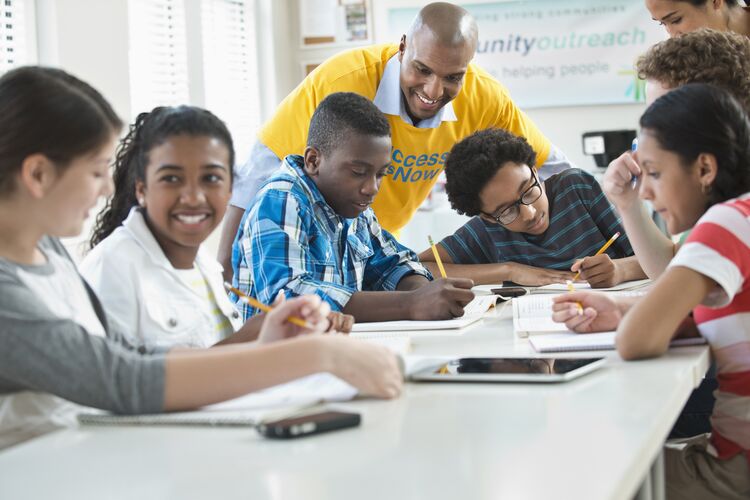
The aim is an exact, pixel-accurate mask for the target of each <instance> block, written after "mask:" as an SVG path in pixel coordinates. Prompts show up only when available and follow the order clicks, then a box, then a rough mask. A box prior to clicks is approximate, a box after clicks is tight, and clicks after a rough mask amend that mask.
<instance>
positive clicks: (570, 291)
mask: <svg viewBox="0 0 750 500" xmlns="http://www.w3.org/2000/svg"><path fill="white" fill-rule="evenodd" d="M565 284H566V285H568V293H572V292H575V291H576V289H575V288H574V287H573V282H572V281H570V280H568V281H566V282H565ZM576 306H577V307H578V315H579V316H580V315H581V314H583V304H581V303H580V302H576Z"/></svg>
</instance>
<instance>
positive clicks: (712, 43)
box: [636, 28, 750, 110]
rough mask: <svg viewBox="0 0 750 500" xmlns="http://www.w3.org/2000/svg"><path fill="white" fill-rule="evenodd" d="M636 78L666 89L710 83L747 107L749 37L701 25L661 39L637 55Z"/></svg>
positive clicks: (749, 95)
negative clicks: (697, 28)
mask: <svg viewBox="0 0 750 500" xmlns="http://www.w3.org/2000/svg"><path fill="white" fill-rule="evenodd" d="M636 71H637V72H638V77H639V78H641V79H643V80H656V81H658V82H659V83H661V84H662V85H664V86H666V87H669V88H676V87H679V86H680V85H685V84H686V83H710V84H711V85H716V86H719V87H721V88H724V89H726V90H728V91H729V92H731V93H732V95H734V96H735V97H736V98H737V99H738V100H739V101H740V102H741V103H742V105H743V106H744V107H745V109H746V110H750V40H749V39H748V38H747V37H746V36H745V35H740V34H738V33H732V32H731V31H716V30H712V29H708V28H702V29H699V30H696V31H692V32H690V33H685V34H683V35H680V36H677V37H674V38H668V39H666V40H663V41H661V42H659V43H657V44H656V45H654V46H653V47H651V48H650V49H648V51H647V52H646V53H645V54H644V55H642V56H641V57H640V58H638V63H637V64H636Z"/></svg>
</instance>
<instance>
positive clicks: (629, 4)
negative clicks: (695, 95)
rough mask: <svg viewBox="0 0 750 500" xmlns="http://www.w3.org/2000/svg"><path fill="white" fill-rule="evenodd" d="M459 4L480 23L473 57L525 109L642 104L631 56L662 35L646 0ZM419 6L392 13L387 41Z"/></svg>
mask: <svg viewBox="0 0 750 500" xmlns="http://www.w3.org/2000/svg"><path fill="white" fill-rule="evenodd" d="M592 4H595V5H592ZM461 5H462V6H463V7H464V8H465V9H466V10H468V11H469V12H470V13H471V14H472V15H473V16H474V17H475V18H476V20H477V24H478V25H479V43H478V45H477V54H476V57H475V59H474V61H475V62H476V63H478V64H479V65H480V66H481V67H482V68H484V69H485V70H486V71H488V72H489V73H490V74H492V75H493V76H494V77H495V78H497V79H498V80H499V81H500V82H501V83H502V84H503V85H505V86H506V87H508V89H509V90H510V92H511V95H512V96H513V100H514V101H515V102H516V104H518V105H519V106H520V107H522V108H538V107H549V106H578V105H594V104H623V103H634V102H642V101H643V100H644V96H643V84H642V82H640V81H638V78H637V76H636V74H635V71H634V69H633V68H634V65H635V61H636V60H637V59H638V56H640V55H641V54H642V53H644V52H645V51H646V50H647V49H648V48H649V47H650V46H651V45H653V44H655V43H657V42H659V41H661V40H663V39H664V38H666V33H665V32H664V29H663V28H662V27H661V26H659V25H658V23H656V22H654V21H653V20H652V19H651V15H650V14H649V12H648V11H647V10H646V8H645V7H644V4H643V0H598V1H597V2H591V1H590V0H535V1H529V0H525V1H509V2H497V3H486V4H463V3H462V4H461ZM418 10H419V9H417V8H394V9H390V10H389V12H388V26H389V30H390V33H389V36H390V39H391V40H398V39H399V37H400V36H401V35H402V34H403V33H404V32H405V31H406V29H407V28H408V26H409V24H410V23H411V21H412V19H413V18H414V16H415V15H416V14H417V12H418Z"/></svg>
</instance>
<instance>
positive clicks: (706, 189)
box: [701, 184, 711, 196]
mask: <svg viewBox="0 0 750 500" xmlns="http://www.w3.org/2000/svg"><path fill="white" fill-rule="evenodd" d="M701 193H703V196H708V195H709V194H711V185H710V184H701Z"/></svg>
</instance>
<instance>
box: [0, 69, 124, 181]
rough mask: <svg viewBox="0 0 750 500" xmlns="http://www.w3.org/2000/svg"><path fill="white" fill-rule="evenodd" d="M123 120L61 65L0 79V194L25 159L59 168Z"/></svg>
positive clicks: (99, 142)
mask: <svg viewBox="0 0 750 500" xmlns="http://www.w3.org/2000/svg"><path fill="white" fill-rule="evenodd" d="M121 127H122V122H121V121H120V119H119V118H118V117H117V114H116V113H115V112H114V110H113V109H112V107H111V106H110V105H109V103H108V102H107V101H106V100H105V99H104V97H102V95H101V94H100V93H99V92H97V91H96V90H95V89H94V88H93V87H91V86H90V85H89V84H87V83H86V82H84V81H81V80H79V79H78V78H76V77H74V76H73V75H70V74H68V73H66V72H65V71H62V70H60V69H53V68H42V67H39V66H26V67H22V68H17V69H14V70H12V71H9V72H7V73H6V74H5V75H3V76H2V78H0V195H6V194H8V193H11V192H12V191H13V189H14V188H15V183H14V179H15V176H16V174H17V173H18V171H19V170H20V169H21V164H22V163H23V161H24V159H25V158H27V157H28V156H30V155H33V154H43V155H44V156H46V157H47V158H49V159H50V160H51V161H53V162H54V163H55V165H56V166H57V167H58V168H61V169H64V168H66V167H67V166H68V165H69V164H70V162H71V161H72V160H73V159H74V158H76V157H78V156H81V155H83V154H85V153H88V152H92V151H95V150H96V149H98V148H100V147H101V146H103V145H104V144H105V143H106V141H107V140H108V139H110V138H111V137H112V136H113V135H114V134H116V133H118V132H119V130H120V128H121Z"/></svg>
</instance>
